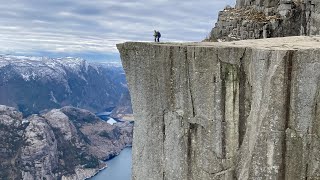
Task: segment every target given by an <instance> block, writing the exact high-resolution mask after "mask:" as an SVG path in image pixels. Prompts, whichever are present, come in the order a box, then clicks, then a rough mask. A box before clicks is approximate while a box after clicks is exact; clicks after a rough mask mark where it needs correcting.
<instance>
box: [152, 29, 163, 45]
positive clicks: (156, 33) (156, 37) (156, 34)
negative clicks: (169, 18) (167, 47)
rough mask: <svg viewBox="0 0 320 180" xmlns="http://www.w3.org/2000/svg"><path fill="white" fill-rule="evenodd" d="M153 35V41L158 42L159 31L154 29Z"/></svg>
mask: <svg viewBox="0 0 320 180" xmlns="http://www.w3.org/2000/svg"><path fill="white" fill-rule="evenodd" d="M153 36H154V42H160V41H159V40H160V37H161V33H160V31H156V30H154V33H153Z"/></svg>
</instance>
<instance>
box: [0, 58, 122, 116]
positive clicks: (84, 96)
mask: <svg viewBox="0 0 320 180" xmlns="http://www.w3.org/2000/svg"><path fill="white" fill-rule="evenodd" d="M0 92H1V93H0V104H3V105H7V106H12V107H16V108H17V109H18V110H19V111H21V112H22V113H23V115H24V116H28V115H30V114H34V113H39V112H42V111H48V110H50V109H52V108H61V107H63V106H68V105H71V106H75V107H79V108H84V109H88V110H90V111H92V112H102V111H104V110H105V109H107V108H110V107H116V106H117V105H118V102H119V100H120V98H121V96H122V94H123V93H127V86H126V80H125V75H124V72H123V69H122V67H121V66H119V65H115V64H99V63H88V62H86V61H85V60H83V59H79V58H70V57H67V58H47V57H25V56H11V55H1V56H0Z"/></svg>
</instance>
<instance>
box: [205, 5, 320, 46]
mask: <svg viewBox="0 0 320 180" xmlns="http://www.w3.org/2000/svg"><path fill="white" fill-rule="evenodd" d="M319 17H320V1H318V0H237V3H236V8H230V7H228V8H225V9H224V10H223V11H221V12H220V13H219V18H218V22H217V23H216V25H215V27H214V28H213V29H212V31H211V33H210V37H209V39H208V40H209V41H217V40H219V41H220V40H221V41H231V40H243V39H261V38H268V37H285V36H299V35H319V34H320V28H319V27H320V18H319Z"/></svg>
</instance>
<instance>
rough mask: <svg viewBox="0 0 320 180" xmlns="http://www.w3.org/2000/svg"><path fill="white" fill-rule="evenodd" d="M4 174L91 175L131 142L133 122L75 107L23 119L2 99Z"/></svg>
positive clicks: (0, 175)
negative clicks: (113, 121)
mask: <svg viewBox="0 0 320 180" xmlns="http://www.w3.org/2000/svg"><path fill="white" fill-rule="evenodd" d="M0 135H1V136H0V138H1V139H0V160H1V161H0V179H24V180H32V179H47V180H54V179H65V180H67V179H73V180H82V179H85V178H86V177H91V176H92V175H94V174H95V173H97V172H98V170H99V169H100V168H102V167H103V166H104V165H105V164H104V163H101V162H100V160H106V159H108V158H109V157H113V156H115V155H117V154H119V153H120V151H121V150H122V149H123V148H124V147H126V146H130V145H131V142H132V124H130V123H119V124H116V125H110V124H108V123H107V122H104V121H101V120H100V119H99V118H97V117H96V116H95V115H94V114H93V113H91V112H89V111H87V110H83V109H78V108H74V107H64V108H61V109H53V110H51V111H49V112H47V113H45V114H41V115H32V116H29V117H28V118H27V119H23V117H22V113H21V112H19V111H17V110H16V109H15V108H11V107H7V106H3V105H0Z"/></svg>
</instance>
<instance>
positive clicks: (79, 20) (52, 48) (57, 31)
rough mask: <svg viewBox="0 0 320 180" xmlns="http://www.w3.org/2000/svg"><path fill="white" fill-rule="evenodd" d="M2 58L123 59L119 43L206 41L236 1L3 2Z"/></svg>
mask: <svg viewBox="0 0 320 180" xmlns="http://www.w3.org/2000/svg"><path fill="white" fill-rule="evenodd" d="M0 2H1V3H0V24H1V25H0V53H2V54H21V55H45V56H80V57H83V58H86V59H88V60H114V59H117V58H118V51H117V49H116V47H115V44H117V43H121V42H125V41H153V36H152V35H153V30H154V29H157V30H159V31H160V32H161V34H162V38H161V41H201V40H203V39H204V38H205V37H206V36H207V35H208V33H209V32H210V30H211V28H212V27H213V25H214V23H215V21H216V18H217V14H218V11H219V10H222V9H223V8H224V7H225V6H226V5H227V4H229V5H233V4H234V0H183V1H181V0H135V1H133V0H0Z"/></svg>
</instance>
